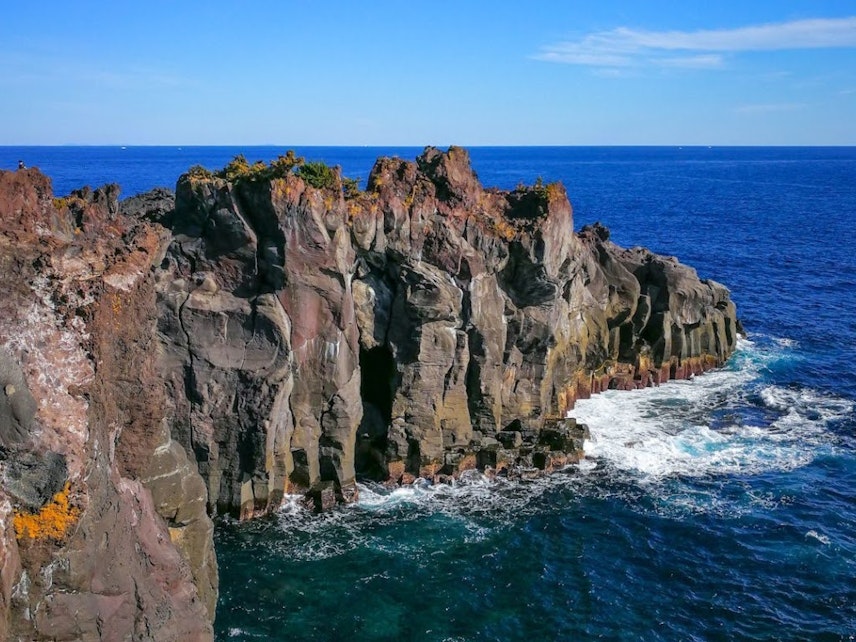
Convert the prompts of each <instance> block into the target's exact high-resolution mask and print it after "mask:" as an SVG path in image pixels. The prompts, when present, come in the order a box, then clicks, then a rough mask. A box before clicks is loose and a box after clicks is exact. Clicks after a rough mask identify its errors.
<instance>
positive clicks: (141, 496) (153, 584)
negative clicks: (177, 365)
mask: <svg viewBox="0 0 856 642" xmlns="http://www.w3.org/2000/svg"><path fill="white" fill-rule="evenodd" d="M117 195H118V189H117V188H116V186H108V187H107V188H104V189H99V190H97V191H96V192H91V191H89V190H85V191H81V192H77V193H75V194H73V195H72V196H71V197H69V198H67V199H52V198H51V196H52V195H51V189H50V182H49V180H48V179H47V178H45V177H44V176H42V175H41V174H40V173H39V172H38V171H37V170H23V171H18V172H0V213H2V216H0V292H3V297H2V298H0V379H2V381H0V387H2V390H0V559H2V562H3V564H2V577H0V579H2V581H0V638H1V639H21V640H40V639H52V640H53V639H59V640H72V639H87V640H94V639H105V640H106V639H129V638H133V639H139V640H205V639H211V637H212V629H211V624H210V622H211V617H212V616H213V608H214V604H215V601H216V590H212V586H213V585H215V584H216V564H215V562H214V558H213V548H211V546H210V540H211V529H212V525H211V521H210V519H209V518H208V516H207V515H206V513H205V501H206V497H205V485H204V483H203V482H202V480H201V478H200V477H199V475H198V473H197V472H196V469H195V466H194V465H193V464H192V463H190V462H188V461H187V459H186V457H185V458H183V459H182V456H183V450H182V449H180V448H176V446H177V445H174V442H172V441H171V439H170V434H169V431H168V424H167V423H166V422H165V421H164V419H165V417H166V414H165V407H164V402H165V399H164V388H163V386H162V384H161V381H160V379H159V377H158V374H157V370H156V367H155V366H156V364H157V354H156V347H157V343H156V341H155V327H156V321H155V316H154V315H155V311H156V306H155V289H154V279H153V277H152V271H151V268H152V265H153V264H154V263H157V262H158V261H159V260H160V257H161V256H162V255H163V252H164V251H165V249H166V247H167V244H168V243H169V236H168V233H166V232H165V230H163V229H162V228H159V227H158V226H155V225H151V224H147V223H145V222H143V221H134V220H130V219H126V218H125V217H123V216H122V215H121V214H120V213H119V211H118V210H119V208H118V202H117ZM176 451H181V452H180V453H178V452H176ZM170 453H175V456H174V457H173V459H172V460H170V459H169V455H170ZM170 502H172V503H174V504H179V505H180V506H181V507H182V511H183V512H182V515H181V517H177V516H175V515H173V514H171V513H170V511H169V510H168V505H169V504H170ZM194 538H195V539H196V540H198V541H197V542H196V543H200V542H201V541H202V540H206V539H207V541H208V548H207V553H206V551H205V547H204V546H202V547H201V548H200V549H199V550H198V551H196V553H197V554H198V555H201V556H202V557H204V558H205V560H204V561H203V562H202V563H200V561H199V560H194V559H190V558H189V556H188V555H187V554H186V551H185V550H184V549H183V548H182V545H181V544H182V541H183V540H186V539H194ZM174 542H175V544H174Z"/></svg>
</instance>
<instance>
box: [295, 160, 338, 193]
mask: <svg viewBox="0 0 856 642" xmlns="http://www.w3.org/2000/svg"><path fill="white" fill-rule="evenodd" d="M297 175H298V176H300V178H302V179H303V180H304V182H306V184H308V185H311V186H312V187H315V188H317V189H332V188H334V187H336V184H337V183H338V176H337V174H336V170H335V169H333V168H332V167H330V166H329V165H328V164H327V163H324V162H322V161H310V162H308V163H305V164H304V165H302V166H301V167H299V168H298V169H297Z"/></svg>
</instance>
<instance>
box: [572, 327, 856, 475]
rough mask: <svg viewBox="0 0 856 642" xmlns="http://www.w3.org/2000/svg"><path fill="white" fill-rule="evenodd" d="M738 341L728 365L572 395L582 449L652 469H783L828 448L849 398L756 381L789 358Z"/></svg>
mask: <svg viewBox="0 0 856 642" xmlns="http://www.w3.org/2000/svg"><path fill="white" fill-rule="evenodd" d="M774 343H775V344H776V346H777V348H776V349H775V350H774V351H770V350H764V349H760V348H758V347H757V346H756V345H755V344H754V343H753V342H751V341H741V342H740V344H739V346H738V353H737V354H736V355H735V358H734V359H733V362H732V364H731V365H730V367H729V368H727V369H723V370H719V371H715V372H711V373H708V374H706V375H704V376H702V377H698V378H695V379H693V380H690V381H674V382H669V383H667V384H664V385H662V386H660V387H657V388H647V389H645V390H637V391H630V392H624V391H614V390H610V391H607V392H604V393H602V394H600V395H596V396H594V397H592V398H591V399H587V400H582V401H579V402H577V406H576V408H575V409H574V410H573V411H572V412H571V413H570V415H571V416H572V417H575V418H576V419H578V420H580V421H582V422H584V423H586V424H588V426H589V429H590V431H591V440H590V441H587V442H586V444H585V449H586V453H587V456H588V457H591V458H594V459H596V460H600V461H605V462H608V463H609V464H610V465H611V466H613V467H615V468H617V469H619V470H624V471H628V472H632V473H637V474H641V475H642V476H645V477H650V478H662V477H666V476H670V475H681V476H688V477H698V476H703V475H710V474H745V473H757V472H762V471H766V470H789V469H793V468H795V467H799V466H803V465H805V464H807V463H809V462H811V461H812V460H813V459H814V458H815V457H816V456H817V454H818V453H819V452H820V451H821V450H822V449H823V448H827V447H829V444H830V443H831V442H832V441H833V436H832V435H831V433H830V432H829V430H828V425H829V423H830V422H831V421H833V420H836V419H840V418H842V417H844V416H846V415H847V414H848V413H850V412H852V410H853V404H852V402H850V401H848V400H846V399H842V398H838V397H830V396H825V395H823V394H821V393H819V392H817V391H814V390H811V389H797V388H790V387H785V386H778V385H772V384H770V385H762V384H760V383H759V381H760V378H761V374H762V373H763V372H765V371H766V370H767V368H768V367H769V366H770V365H771V364H772V363H773V362H774V361H776V360H778V359H786V358H789V355H788V353H787V350H789V349H790V348H791V347H792V346H791V345H790V344H789V342H787V341H775V342H774Z"/></svg>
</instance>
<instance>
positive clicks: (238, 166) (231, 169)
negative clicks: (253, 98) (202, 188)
mask: <svg viewBox="0 0 856 642" xmlns="http://www.w3.org/2000/svg"><path fill="white" fill-rule="evenodd" d="M292 174H294V175H296V176H300V178H302V179H303V180H304V181H305V182H306V183H307V184H308V185H311V186H312V187H315V188H317V189H336V188H339V189H341V190H342V191H343V192H344V195H345V198H353V197H354V196H356V195H358V194H359V193H360V182H359V180H357V179H354V178H344V177H340V175H339V171H338V170H337V169H335V168H333V167H330V166H329V165H327V164H326V163H324V162H323V161H309V162H306V160H305V159H304V158H303V157H302V156H297V155H296V154H295V153H294V150H291V149H290V150H288V151H287V152H286V153H285V154H284V155H281V156H278V157H277V158H275V159H274V160H272V161H271V162H270V164H269V165H268V164H266V163H265V162H263V161H256V162H255V163H252V164H250V162H249V161H248V160H247V157H246V156H244V155H243V154H238V155H237V156H235V157H234V158H233V159H232V160H231V161H229V162H228V163H227V164H226V166H225V167H224V168H223V169H221V170H218V171H215V172H212V171H211V170H209V169H206V168H205V167H203V166H202V165H194V166H193V167H191V168H190V169H189V170H188V171H187V175H188V176H189V177H190V178H195V179H202V180H207V179H211V178H215V177H216V178H222V179H225V180H227V181H229V182H230V183H242V182H247V181H248V182H264V181H269V180H273V179H276V178H285V177H286V176H289V175H292Z"/></svg>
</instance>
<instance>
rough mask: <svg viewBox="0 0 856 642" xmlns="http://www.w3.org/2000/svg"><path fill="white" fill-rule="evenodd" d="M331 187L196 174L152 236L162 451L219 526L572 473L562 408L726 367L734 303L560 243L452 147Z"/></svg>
mask: <svg viewBox="0 0 856 642" xmlns="http://www.w3.org/2000/svg"><path fill="white" fill-rule="evenodd" d="M339 181H340V179H339V178H337V179H336V181H334V183H333V184H331V185H329V186H325V187H323V188H316V187H312V186H311V185H310V184H308V183H307V182H306V181H304V180H303V179H302V178H301V177H300V176H299V175H295V174H293V173H286V174H284V175H282V176H280V177H279V178H274V179H269V178H265V179H256V178H254V177H253V176H252V175H250V174H248V175H247V176H244V177H237V178H236V179H235V180H233V181H231V182H230V181H227V180H226V179H224V178H218V177H216V176H212V175H206V174H201V175H200V174H199V173H189V174H187V175H185V176H183V177H182V178H181V179H180V180H179V183H178V187H177V193H176V203H175V210H174V212H172V213H169V214H165V215H164V217H163V221H164V223H165V224H166V225H168V226H169V227H170V228H171V229H172V232H173V241H172V244H171V245H170V247H169V250H168V251H167V254H166V257H165V260H164V261H163V263H162V264H161V266H160V267H159V269H158V270H157V271H156V274H157V276H156V279H157V290H158V300H159V309H160V312H159V323H160V326H159V329H160V334H161V339H162V342H163V346H164V354H165V358H164V359H163V360H162V363H161V366H162V372H163V376H164V378H165V380H166V381H167V382H168V395H167V396H168V398H169V399H170V403H171V404H172V412H173V415H172V417H173V418H172V433H173V435H174V438H176V439H177V440H178V441H180V442H181V443H182V444H183V445H184V446H185V447H186V448H187V449H188V452H192V453H193V454H194V456H195V458H196V460H197V461H198V463H199V470H200V473H201V474H202V476H203V477H204V478H205V479H206V482H207V486H208V497H209V502H210V503H211V506H210V508H211V509H212V510H214V509H219V510H223V511H230V512H239V513H240V514H241V516H243V517H250V516H253V515H256V514H259V513H263V512H265V511H268V510H271V509H274V508H276V507H277V506H278V505H280V503H281V501H282V498H283V496H284V495H286V494H290V493H305V494H307V496H308V497H309V498H310V499H311V501H312V503H314V504H315V506H316V508H319V509H320V508H326V507H328V506H330V505H332V504H333V503H335V502H336V501H350V500H352V499H353V498H354V497H355V496H356V485H355V480H356V479H357V478H359V477H363V478H369V479H374V480H379V481H386V482H387V483H392V484H397V483H402V482H404V483H406V482H409V481H412V480H414V479H415V478H417V477H423V478H428V479H435V480H441V481H442V480H443V479H446V478H447V477H454V476H457V475H460V474H461V473H462V472H464V471H466V470H469V469H473V468H481V469H487V470H488V471H491V472H494V473H496V472H498V471H502V470H505V471H506V472H505V473H504V474H515V473H522V474H532V471H533V470H550V469H552V468H554V467H557V466H562V465H565V464H566V463H568V462H570V461H574V460H576V459H578V458H579V456H580V454H581V444H582V440H583V437H584V431H583V427H580V426H576V425H575V423H574V422H573V420H566V419H563V418H564V416H565V414H566V412H567V411H568V410H569V409H570V408H572V407H573V404H574V401H575V400H576V399H578V398H581V397H587V396H589V395H590V394H592V393H596V392H599V391H601V390H604V389H606V388H610V387H611V388H623V389H630V388H638V387H644V386H649V385H657V384H659V383H662V382H664V381H666V380H668V379H670V378H685V377H688V376H691V375H694V374H698V373H701V372H703V371H705V370H708V369H710V368H712V367H714V366H717V365H720V364H722V363H723V362H724V361H725V360H726V359H727V358H728V356H729V355H730V354H731V352H732V350H733V349H734V346H735V341H736V336H737V331H738V328H737V319H736V316H735V308H734V305H733V303H732V302H731V300H730V298H729V293H728V290H727V289H726V288H724V287H723V286H721V285H719V284H717V283H715V282H713V281H708V280H700V279H699V278H698V277H697V275H696V273H695V271H694V270H693V269H692V268H689V267H686V266H683V265H681V264H680V263H678V262H677V260H676V259H674V258H672V257H663V256H658V255H655V254H652V253H651V252H648V251H647V250H643V249H640V248H635V249H632V250H623V249H621V248H618V247H616V246H615V245H613V244H612V243H611V242H610V241H609V233H608V231H607V230H606V229H605V228H603V227H601V226H598V225H595V226H592V227H588V228H584V229H583V230H582V232H581V233H580V234H578V235H576V234H574V232H573V220H572V212H571V206H570V204H569V202H568V199H567V196H566V193H565V190H564V188H563V187H562V186H561V185H559V184H551V185H540V184H539V185H536V186H534V187H528V188H525V187H520V188H518V189H516V190H514V191H510V192H504V191H499V190H493V189H485V188H483V187H482V185H481V184H480V183H479V181H478V179H477V177H476V175H475V173H474V172H473V170H472V168H471V166H470V161H469V157H468V155H467V153H466V151H465V150H463V149H460V148H455V147H452V148H450V149H449V150H448V151H447V152H441V151H439V150H437V149H433V148H427V149H426V150H425V152H424V153H423V154H422V155H421V156H420V157H419V158H418V159H417V160H416V161H415V162H408V161H404V160H400V159H396V158H384V159H380V160H379V161H378V162H377V164H376V165H375V167H374V169H373V170H372V172H371V175H370V176H369V179H368V185H367V189H366V191H365V192H359V193H356V194H351V195H349V196H350V197H349V198H346V197H345V195H344V193H343V190H342V185H341V183H340V182H339Z"/></svg>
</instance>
